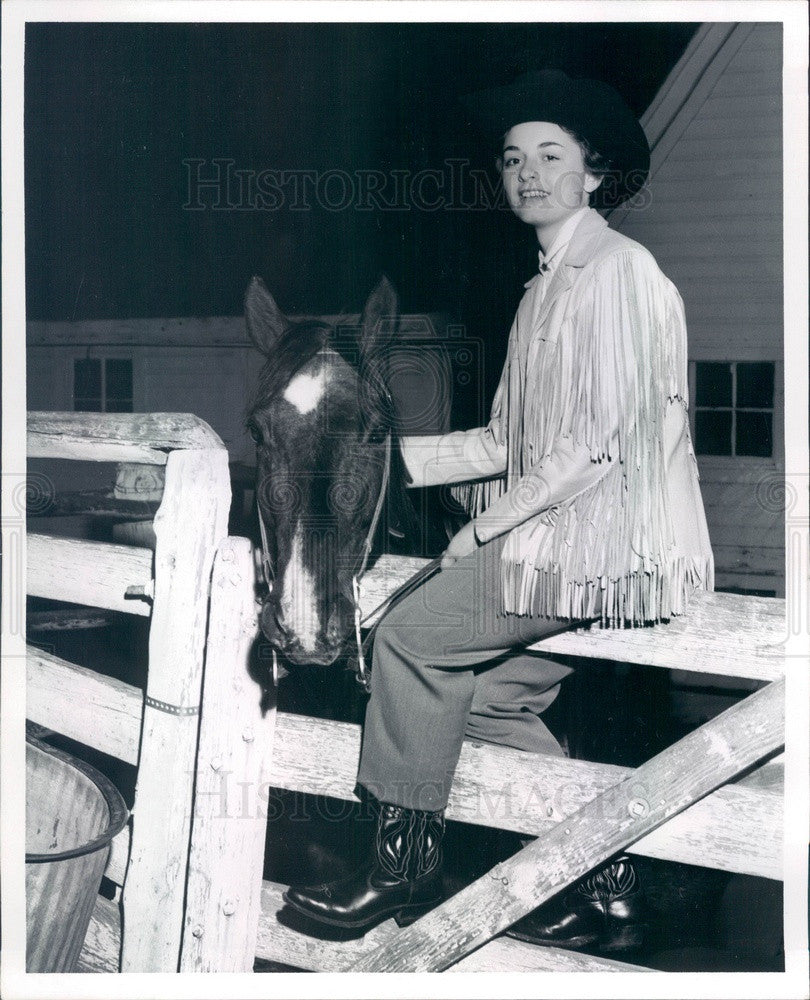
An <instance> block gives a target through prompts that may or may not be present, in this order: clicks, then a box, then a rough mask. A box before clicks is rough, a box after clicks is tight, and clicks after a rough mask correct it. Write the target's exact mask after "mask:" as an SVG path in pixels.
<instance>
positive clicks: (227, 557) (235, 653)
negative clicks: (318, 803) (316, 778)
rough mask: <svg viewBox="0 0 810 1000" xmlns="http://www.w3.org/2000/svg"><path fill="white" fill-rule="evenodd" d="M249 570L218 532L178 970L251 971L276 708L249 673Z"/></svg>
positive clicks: (244, 555) (237, 543) (234, 545)
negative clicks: (264, 797) (264, 702)
mask: <svg viewBox="0 0 810 1000" xmlns="http://www.w3.org/2000/svg"><path fill="white" fill-rule="evenodd" d="M253 574H254V570H253V557H252V553H251V544H250V542H249V540H248V539H246V538H228V539H226V540H225V541H224V542H223V544H222V545H221V546H220V548H219V551H218V553H217V557H216V560H215V563H214V572H213V578H212V584H211V614H210V620H209V630H208V645H207V650H206V662H205V679H204V686H203V704H202V718H201V722H200V742H199V750H198V754H197V783H196V789H195V801H194V819H193V825H192V832H191V855H190V859H189V873H188V888H187V893H186V909H185V917H184V932H183V946H182V953H181V961H180V971H181V972H251V971H252V970H253V964H254V960H255V955H256V937H257V933H258V925H259V913H260V909H261V882H262V870H263V864H264V840H265V832H266V829H267V818H266V811H265V810H264V809H263V808H261V806H262V804H263V800H262V797H261V796H262V790H263V789H266V788H267V782H268V777H269V773H268V772H269V762H270V758H271V756H272V753H273V734H274V729H275V718H276V713H275V706H274V705H273V706H270V707H269V708H267V707H266V706H263V705H262V691H261V688H260V687H259V685H258V684H257V683H256V682H255V681H254V680H253V679H252V678H251V677H250V674H249V661H250V653H251V647H252V645H253V641H254V638H255V635H256V605H255V602H254V600H253V591H252V582H253ZM226 859H227V860H226Z"/></svg>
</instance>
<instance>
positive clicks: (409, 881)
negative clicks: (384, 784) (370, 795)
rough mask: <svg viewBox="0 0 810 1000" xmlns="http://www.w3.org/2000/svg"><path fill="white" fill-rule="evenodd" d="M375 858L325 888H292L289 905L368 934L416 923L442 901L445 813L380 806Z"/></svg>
mask: <svg viewBox="0 0 810 1000" xmlns="http://www.w3.org/2000/svg"><path fill="white" fill-rule="evenodd" d="M376 807H377V833H376V837H375V842H374V846H373V848H372V851H371V856H370V858H369V859H368V860H367V862H366V864H365V865H364V866H363V867H362V868H361V869H360V870H359V871H357V872H353V873H352V874H351V875H347V876H346V877H344V878H342V879H339V880H338V881H336V882H329V883H326V884H324V885H319V886H313V887H311V888H305V887H303V886H292V887H290V888H289V889H288V890H287V891H286V892H285V893H284V902H285V903H288V904H289V905H290V906H292V907H293V909H295V910H297V911H298V912H299V913H303V914H304V915H305V916H307V917H310V918H311V919H313V920H317V921H319V922H321V923H324V924H330V925H331V926H336V927H347V928H354V929H362V930H368V929H370V928H371V927H373V926H375V925H376V924H378V923H380V922H381V921H382V920H384V919H385V918H386V917H390V916H393V917H394V919H395V920H396V922H397V923H398V924H399V926H400V927H404V926H406V925H407V924H410V923H413V921H414V920H416V919H417V918H418V917H421V916H422V914H423V913H427V911H428V910H430V909H432V908H433V907H434V906H436V905H437V904H438V903H440V902H441V900H442V895H443V893H442V849H441V843H442V837H443V836H444V812H422V811H421V810H418V809H405V808H403V807H401V806H393V805H389V804H388V803H385V802H380V803H377V804H376Z"/></svg>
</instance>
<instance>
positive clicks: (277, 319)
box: [245, 278, 290, 355]
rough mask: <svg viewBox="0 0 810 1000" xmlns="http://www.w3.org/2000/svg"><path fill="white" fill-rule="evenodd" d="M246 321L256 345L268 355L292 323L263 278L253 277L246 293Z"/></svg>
mask: <svg viewBox="0 0 810 1000" xmlns="http://www.w3.org/2000/svg"><path fill="white" fill-rule="evenodd" d="M245 322H246V324H247V330H248V334H249V336H250V339H251V340H252V341H253V344H254V346H255V347H256V348H258V350H260V351H261V352H262V354H266V355H269V354H271V353H272V351H273V349H274V348H275V346H276V344H277V343H278V340H279V338H280V337H281V335H282V333H284V331H285V330H286V329H287V327H288V326H289V325H290V324H289V322H288V320H287V317H286V316H285V315H284V313H283V312H282V311H281V310H280V309H279V307H278V306H277V305H276V300H275V299H274V298H273V296H272V295H271V294H270V292H268V290H267V285H265V283H264V282H263V281H262V279H261V278H251V281H250V284H249V285H248V290H247V292H246V293H245Z"/></svg>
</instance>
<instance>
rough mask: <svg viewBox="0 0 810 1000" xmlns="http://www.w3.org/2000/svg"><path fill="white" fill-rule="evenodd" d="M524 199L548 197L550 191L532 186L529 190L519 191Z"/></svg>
mask: <svg viewBox="0 0 810 1000" xmlns="http://www.w3.org/2000/svg"><path fill="white" fill-rule="evenodd" d="M518 193H519V195H520V198H521V200H522V201H537V200H541V199H543V198H548V191H538V190H536V189H534V188H532V189H531V190H529V191H520V192H518Z"/></svg>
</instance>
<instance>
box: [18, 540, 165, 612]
mask: <svg viewBox="0 0 810 1000" xmlns="http://www.w3.org/2000/svg"><path fill="white" fill-rule="evenodd" d="M26 560H27V567H28V576H27V585H26V590H27V593H29V594H30V595H31V596H32V597H47V598H50V599H52V600H55V601H70V602H71V603H72V604H86V605H88V606H89V607H95V608H106V609H107V610H108V611H126V612H127V613H128V614H132V615H142V616H148V615H149V614H150V613H151V608H150V606H149V603H148V602H147V601H145V600H142V599H138V598H128V597H127V596H126V592H127V588H128V587H132V586H136V587H148V586H149V585H150V584H151V581H152V553H151V552H149V551H148V550H146V549H138V548H132V547H130V546H127V545H111V544H109V543H107V542H86V541H80V540H78V539H74V538H57V537H55V536H53V535H38V534H29V535H28V536H27V537H26Z"/></svg>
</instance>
